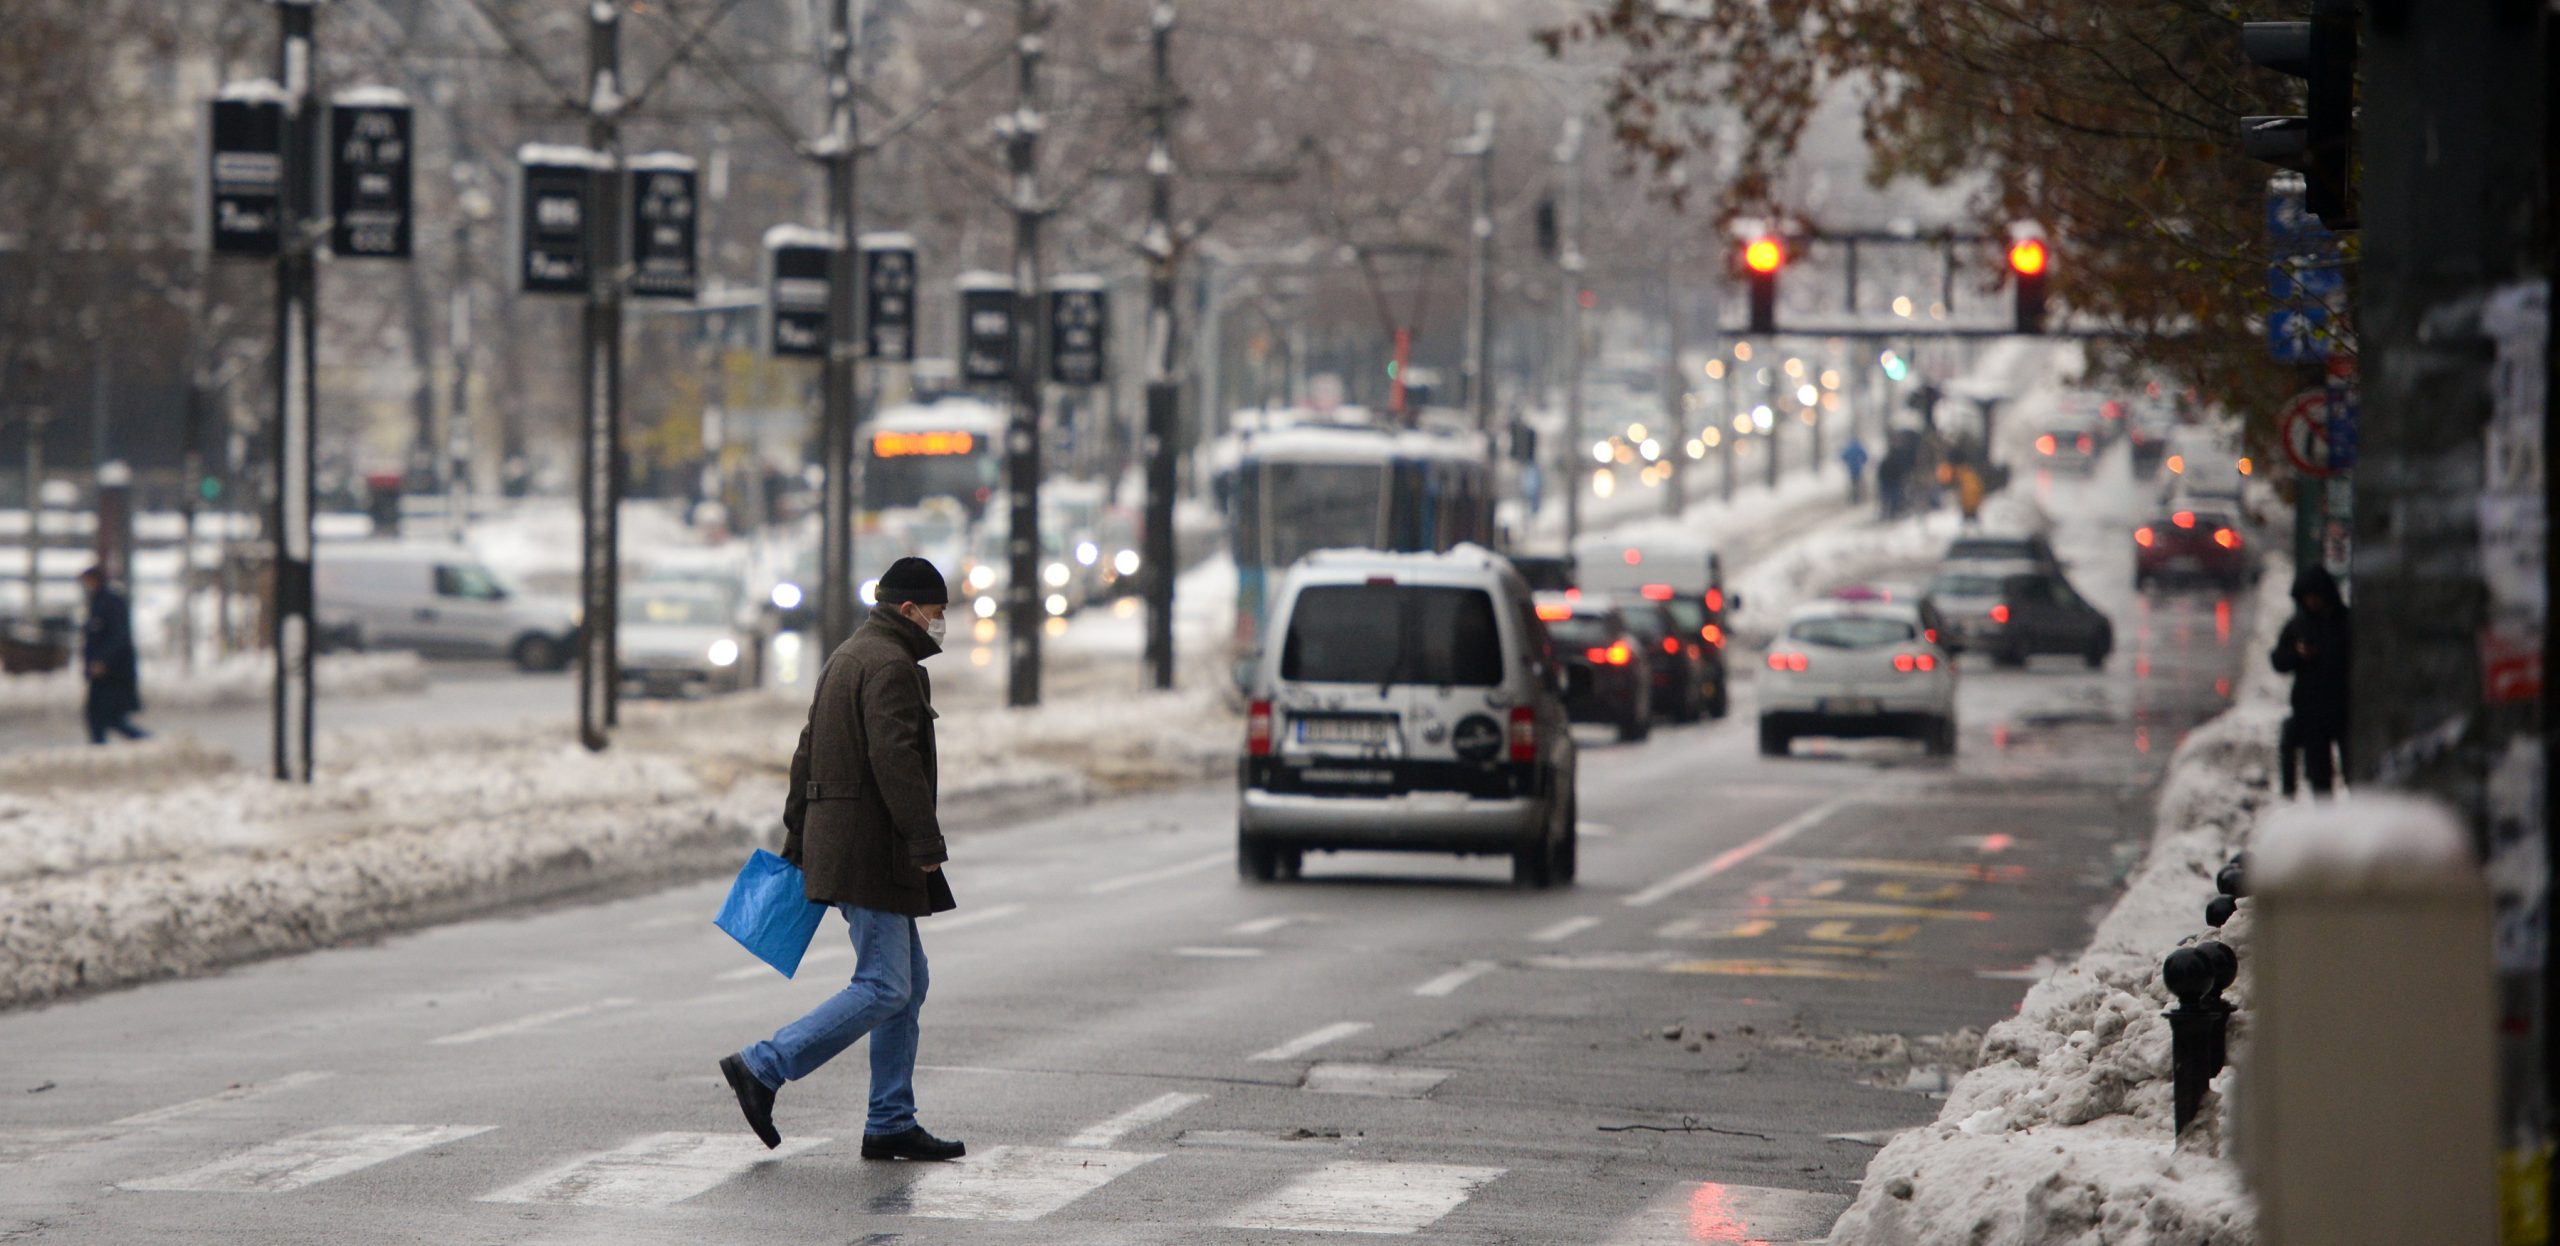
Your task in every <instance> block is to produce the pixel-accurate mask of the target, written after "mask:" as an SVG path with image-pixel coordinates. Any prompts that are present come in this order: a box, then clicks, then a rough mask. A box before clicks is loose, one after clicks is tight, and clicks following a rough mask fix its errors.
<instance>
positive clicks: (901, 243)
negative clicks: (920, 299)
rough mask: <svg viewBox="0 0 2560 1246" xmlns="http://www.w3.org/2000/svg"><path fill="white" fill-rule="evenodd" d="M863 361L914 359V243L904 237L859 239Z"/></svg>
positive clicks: (882, 236)
mask: <svg viewBox="0 0 2560 1246" xmlns="http://www.w3.org/2000/svg"><path fill="white" fill-rule="evenodd" d="M862 290H863V296H862V297H863V312H862V324H863V334H862V337H863V342H862V349H863V355H864V357H865V358H870V359H884V360H888V361H890V362H893V363H909V362H913V361H914V359H915V357H916V240H915V239H914V238H912V237H910V236H908V235H906V234H887V233H883V234H864V235H863V236H862Z"/></svg>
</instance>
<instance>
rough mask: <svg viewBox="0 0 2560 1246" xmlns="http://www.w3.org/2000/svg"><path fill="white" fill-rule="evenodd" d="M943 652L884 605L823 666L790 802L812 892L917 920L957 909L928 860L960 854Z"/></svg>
mask: <svg viewBox="0 0 2560 1246" xmlns="http://www.w3.org/2000/svg"><path fill="white" fill-rule="evenodd" d="M941 651H942V650H941V647H940V646H938V645H936V644H934V643H933V638H932V637H930V636H927V635H925V632H924V629H923V628H921V627H918V626H916V625H915V624H914V623H913V622H911V621H909V620H908V619H907V618H906V616H904V615H901V614H899V613H898V612H897V611H895V610H891V609H880V610H875V611H872V613H871V618H870V620H869V621H868V622H866V623H864V624H863V625H862V626H861V627H860V628H859V629H857V630H856V631H855V632H854V634H853V635H852V637H851V638H849V639H847V640H846V641H845V642H844V644H842V645H840V646H838V647H837V648H836V651H835V652H834V653H833V654H830V655H829V656H828V658H827V665H826V668H825V669H824V670H823V671H821V672H820V673H819V675H818V694H817V696H816V698H815V699H813V700H812V701H811V702H810V704H809V725H808V726H806V727H803V728H801V730H800V747H799V750H798V751H796V752H794V753H793V754H792V755H791V792H790V795H789V797H788V798H786V799H785V800H784V802H783V807H782V825H783V827H784V828H785V829H786V830H787V831H788V832H789V834H788V835H787V836H786V837H785V838H784V839H783V843H782V855H783V858H784V859H785V860H788V861H790V862H792V863H793V864H795V865H798V866H799V867H800V869H801V872H802V874H803V875H804V876H805V878H806V880H807V887H808V895H809V899H810V900H811V901H813V902H815V903H819V904H852V905H857V906H860V907H862V908H866V909H878V910H881V911H882V912H888V913H901V914H904V915H906V916H909V917H924V916H927V915H929V914H933V913H940V912H945V911H947V910H949V909H952V908H955V907H957V904H956V902H955V901H954V900H953V899H952V896H951V885H950V884H949V883H948V882H946V881H944V879H943V876H942V872H941V871H938V870H937V871H934V872H932V873H927V872H926V871H925V869H924V867H925V866H928V865H939V864H941V863H942V862H944V861H946V860H948V859H949V854H948V853H947V852H946V851H944V848H943V843H942V825H941V823H940V821H938V820H937V818H936V816H935V809H934V806H935V790H936V786H937V783H938V781H939V779H938V775H937V771H936V763H935V758H934V751H933V720H934V717H935V715H934V712H933V684H932V681H931V680H929V679H927V678H926V676H925V673H924V666H923V665H922V663H923V660H924V659H926V658H929V657H932V656H933V655H934V654H936V653H939V652H941Z"/></svg>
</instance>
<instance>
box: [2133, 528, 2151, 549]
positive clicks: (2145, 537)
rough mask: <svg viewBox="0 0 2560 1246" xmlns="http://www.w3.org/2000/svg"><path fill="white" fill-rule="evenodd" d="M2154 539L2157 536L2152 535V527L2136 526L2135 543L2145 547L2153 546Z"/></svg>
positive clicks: (2134, 532) (2134, 531)
mask: <svg viewBox="0 0 2560 1246" xmlns="http://www.w3.org/2000/svg"><path fill="white" fill-rule="evenodd" d="M2154 539H2155V538H2153V537H2152V535H2151V529H2149V528H2136V529H2134V530H2133V543H2134V544H2136V545H2139V546H2141V547H2142V548H2144V549H2149V548H2151V542H2152V541H2153V540H2154Z"/></svg>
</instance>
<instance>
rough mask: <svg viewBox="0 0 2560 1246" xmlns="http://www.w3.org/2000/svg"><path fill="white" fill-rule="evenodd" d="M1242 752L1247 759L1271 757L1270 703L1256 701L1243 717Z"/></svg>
mask: <svg viewBox="0 0 2560 1246" xmlns="http://www.w3.org/2000/svg"><path fill="white" fill-rule="evenodd" d="M1244 751H1245V755H1246V756H1248V757H1269V756H1270V755H1271V703H1270V702H1269V701H1256V702H1254V703H1253V706H1252V708H1250V709H1248V710H1246V711H1245V715H1244Z"/></svg>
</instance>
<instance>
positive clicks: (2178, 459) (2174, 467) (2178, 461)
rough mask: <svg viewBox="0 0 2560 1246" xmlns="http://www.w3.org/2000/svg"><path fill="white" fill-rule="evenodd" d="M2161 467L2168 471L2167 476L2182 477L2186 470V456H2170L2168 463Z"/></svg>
mask: <svg viewBox="0 0 2560 1246" xmlns="http://www.w3.org/2000/svg"><path fill="white" fill-rule="evenodd" d="M2163 466H2165V467H2167V468H2168V469H2169V474H2170V475H2172V476H2178V475H2184V474H2185V473H2186V470H2187V456H2185V455H2183V454H2172V455H2170V456H2169V460H2168V462H2167V463H2165V464H2163Z"/></svg>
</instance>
